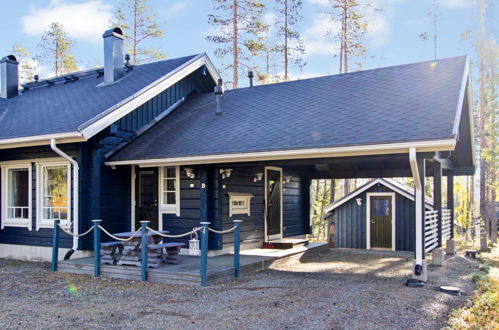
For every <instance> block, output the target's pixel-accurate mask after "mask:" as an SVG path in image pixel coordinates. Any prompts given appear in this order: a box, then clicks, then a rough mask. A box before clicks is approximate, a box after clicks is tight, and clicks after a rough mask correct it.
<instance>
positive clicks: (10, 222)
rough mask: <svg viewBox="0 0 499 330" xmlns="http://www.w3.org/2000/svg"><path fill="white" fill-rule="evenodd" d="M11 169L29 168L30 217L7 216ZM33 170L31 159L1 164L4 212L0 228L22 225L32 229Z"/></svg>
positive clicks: (2, 210) (0, 208) (1, 208)
mask: <svg viewBox="0 0 499 330" xmlns="http://www.w3.org/2000/svg"><path fill="white" fill-rule="evenodd" d="M10 169H27V170H28V205H27V207H28V219H22V218H21V219H19V218H18V219H16V218H14V219H9V218H8V217H7V215H8V205H7V204H8V197H9V179H8V173H9V170H10ZM32 172H33V167H32V166H31V162H30V161H24V160H23V161H16V162H9V164H8V165H6V164H5V163H2V164H1V182H2V187H1V191H2V200H1V207H0V210H1V212H2V214H1V225H0V229H4V228H5V227H21V228H27V229H28V230H29V231H31V229H32V221H33V220H32V219H33V214H32V210H33V207H32V200H33V189H32V184H33V180H32Z"/></svg>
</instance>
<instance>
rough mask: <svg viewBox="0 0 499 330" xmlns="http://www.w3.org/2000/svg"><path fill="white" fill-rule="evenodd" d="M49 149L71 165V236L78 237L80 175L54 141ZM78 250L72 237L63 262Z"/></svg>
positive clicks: (74, 238) (76, 164) (76, 165)
mask: <svg viewBox="0 0 499 330" xmlns="http://www.w3.org/2000/svg"><path fill="white" fill-rule="evenodd" d="M50 148H51V149H52V150H53V151H54V152H55V153H56V154H58V155H59V156H61V157H62V158H64V159H66V160H67V161H69V162H70V163H71V165H73V166H72V167H73V177H72V179H73V191H74V194H73V234H75V235H78V227H79V220H78V214H79V213H78V212H79V211H78V207H79V199H78V196H79V185H78V182H79V173H80V168H79V166H78V162H77V161H76V160H74V159H73V158H72V157H71V156H69V155H68V154H66V153H65V152H64V151H62V150H61V149H59V148H58V147H57V145H56V143H55V139H50ZM76 249H78V236H73V246H72V247H71V249H70V250H69V251H68V253H66V255H65V256H64V260H67V259H69V258H70V257H71V255H72V254H73V253H74V252H75V251H76Z"/></svg>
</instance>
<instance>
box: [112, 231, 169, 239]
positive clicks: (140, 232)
mask: <svg viewBox="0 0 499 330" xmlns="http://www.w3.org/2000/svg"><path fill="white" fill-rule="evenodd" d="M157 232H158V233H161V234H165V235H166V234H169V233H170V232H169V231H168V230H158V231H157ZM134 233H135V232H133V231H126V232H123V233H116V234H113V235H114V236H116V237H120V238H128V237H130V236H132V235H133V234H134ZM147 236H158V234H155V233H153V232H152V231H150V230H148V231H147ZM135 237H136V238H139V237H142V231H139V232H138V233H137V235H136V236H135Z"/></svg>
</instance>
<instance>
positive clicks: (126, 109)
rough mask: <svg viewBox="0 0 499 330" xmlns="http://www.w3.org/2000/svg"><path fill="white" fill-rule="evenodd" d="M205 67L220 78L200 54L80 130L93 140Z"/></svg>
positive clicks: (204, 56)
mask: <svg viewBox="0 0 499 330" xmlns="http://www.w3.org/2000/svg"><path fill="white" fill-rule="evenodd" d="M203 65H206V67H207V68H208V72H209V73H210V74H211V75H214V74H216V76H219V75H218V73H217V72H216V70H215V68H214V67H213V64H212V63H211V61H210V60H209V59H208V58H207V56H206V54H200V55H198V56H196V57H194V58H193V59H191V60H189V61H187V62H186V63H184V64H183V65H181V66H179V67H178V68H176V69H175V70H173V71H172V72H170V73H168V74H167V75H165V76H163V77H161V78H160V79H158V80H156V81H155V82H153V83H151V84H149V85H148V86H146V87H144V88H143V89H142V90H140V91H139V92H137V93H135V94H134V95H131V96H130V97H129V98H127V99H125V100H123V101H122V102H120V103H118V104H116V105H114V106H112V107H111V108H109V109H107V110H105V111H103V112H102V113H101V114H100V115H99V117H100V119H96V118H93V119H91V120H89V121H87V122H86V123H84V124H82V125H80V127H79V130H80V131H81V132H82V135H83V136H84V137H85V138H86V139H89V138H91V137H92V136H94V135H96V134H97V133H99V132H100V131H102V130H103V129H104V128H106V127H108V126H109V125H111V124H113V123H114V122H116V121H117V120H119V119H121V118H122V117H124V116H126V115H127V114H129V113H130V112H132V111H133V110H135V109H136V108H137V107H139V106H140V105H142V104H144V103H145V102H147V101H148V100H150V99H151V98H153V97H155V96H156V95H158V94H160V93H161V92H163V91H164V90H165V89H167V88H168V87H170V86H172V85H173V84H175V83H177V82H178V81H180V80H181V79H183V78H185V77H186V76H188V75H189V74H191V73H192V72H194V71H195V70H197V69H199V68H200V67H202V66H203ZM210 66H211V68H210Z"/></svg>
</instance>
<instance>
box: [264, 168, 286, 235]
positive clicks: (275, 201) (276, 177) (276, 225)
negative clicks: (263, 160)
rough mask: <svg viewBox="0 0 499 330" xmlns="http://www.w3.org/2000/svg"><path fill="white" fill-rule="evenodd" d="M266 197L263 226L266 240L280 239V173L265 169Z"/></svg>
mask: <svg viewBox="0 0 499 330" xmlns="http://www.w3.org/2000/svg"><path fill="white" fill-rule="evenodd" d="M266 177H267V180H266V181H267V182H265V184H266V185H267V189H266V190H267V196H266V199H265V200H266V203H267V205H266V212H265V226H266V233H267V237H266V240H271V239H280V238H282V228H281V226H282V219H281V215H282V213H281V199H282V178H281V171H277V170H271V169H266Z"/></svg>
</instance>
